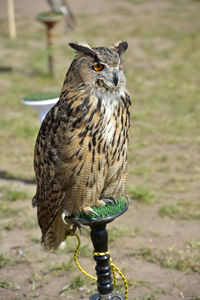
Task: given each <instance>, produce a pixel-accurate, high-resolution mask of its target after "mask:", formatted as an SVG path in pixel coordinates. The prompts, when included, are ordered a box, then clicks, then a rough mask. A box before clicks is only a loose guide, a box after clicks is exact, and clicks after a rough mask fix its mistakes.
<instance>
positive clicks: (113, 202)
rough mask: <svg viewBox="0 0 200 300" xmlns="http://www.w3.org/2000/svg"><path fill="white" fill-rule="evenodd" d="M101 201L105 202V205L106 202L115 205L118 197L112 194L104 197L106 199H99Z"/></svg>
mask: <svg viewBox="0 0 200 300" xmlns="http://www.w3.org/2000/svg"><path fill="white" fill-rule="evenodd" d="M99 201H101V202H103V203H104V205H105V204H106V203H110V204H113V205H116V204H117V200H116V198H115V197H112V196H110V197H106V198H104V199H102V200H99ZM102 206H103V205H102Z"/></svg>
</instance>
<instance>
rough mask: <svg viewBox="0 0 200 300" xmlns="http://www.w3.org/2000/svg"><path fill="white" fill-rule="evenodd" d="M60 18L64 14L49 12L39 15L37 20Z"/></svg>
mask: <svg viewBox="0 0 200 300" xmlns="http://www.w3.org/2000/svg"><path fill="white" fill-rule="evenodd" d="M60 16H62V13H59V12H54V11H49V12H45V13H41V14H38V15H37V16H36V18H37V19H43V18H44V19H45V18H49V17H60Z"/></svg>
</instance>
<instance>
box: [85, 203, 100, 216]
mask: <svg viewBox="0 0 200 300" xmlns="http://www.w3.org/2000/svg"><path fill="white" fill-rule="evenodd" d="M82 211H83V212H84V213H85V214H86V215H91V214H92V215H95V216H97V217H98V218H100V216H99V214H98V213H96V211H94V210H93V209H92V208H91V207H90V206H86V207H84V208H83V209H82Z"/></svg>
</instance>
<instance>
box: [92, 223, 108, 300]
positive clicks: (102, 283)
mask: <svg viewBox="0 0 200 300" xmlns="http://www.w3.org/2000/svg"><path fill="white" fill-rule="evenodd" d="M91 240H92V243H93V246H94V260H95V261H96V268H95V269H96V274H97V288H98V292H99V295H101V296H103V295H107V298H108V299H109V297H111V296H112V292H113V283H112V277H111V273H112V270H111V266H110V263H109V259H110V254H108V253H107V254H106V253H105V252H107V251H108V232H107V230H106V224H103V225H96V226H91ZM95 253H105V254H104V255H98V254H95ZM100 299H101V298H100Z"/></svg>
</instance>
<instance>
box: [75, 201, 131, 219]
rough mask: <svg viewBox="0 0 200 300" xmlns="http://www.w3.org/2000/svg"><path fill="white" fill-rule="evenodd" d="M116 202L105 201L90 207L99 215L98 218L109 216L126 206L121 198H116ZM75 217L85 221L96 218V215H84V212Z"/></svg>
mask: <svg viewBox="0 0 200 300" xmlns="http://www.w3.org/2000/svg"><path fill="white" fill-rule="evenodd" d="M116 202H117V203H116V204H111V203H106V205H105V206H93V207H92V209H93V210H94V211H95V212H96V213H97V214H98V215H99V216H100V218H106V217H110V216H113V215H116V214H117V213H119V212H120V211H122V210H124V208H125V206H126V203H125V202H124V201H123V200H121V199H117V200H116ZM75 217H77V218H81V219H85V220H87V221H92V220H97V219H98V217H97V216H95V215H93V214H91V215H86V214H84V213H79V214H76V215H75Z"/></svg>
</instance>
